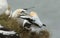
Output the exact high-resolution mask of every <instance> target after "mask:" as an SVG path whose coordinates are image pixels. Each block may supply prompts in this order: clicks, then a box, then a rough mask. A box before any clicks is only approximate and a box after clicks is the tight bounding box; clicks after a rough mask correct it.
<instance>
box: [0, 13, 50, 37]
mask: <svg viewBox="0 0 60 38" xmlns="http://www.w3.org/2000/svg"><path fill="white" fill-rule="evenodd" d="M0 24H1V25H3V26H4V27H5V28H8V29H9V30H14V31H16V32H17V33H18V34H19V35H20V36H21V38H49V32H48V31H47V30H42V31H40V34H39V35H38V34H36V33H35V32H30V31H27V30H26V29H24V28H23V27H22V26H21V25H20V24H19V23H18V22H17V20H16V19H12V18H9V17H8V16H6V15H5V14H2V15H0Z"/></svg>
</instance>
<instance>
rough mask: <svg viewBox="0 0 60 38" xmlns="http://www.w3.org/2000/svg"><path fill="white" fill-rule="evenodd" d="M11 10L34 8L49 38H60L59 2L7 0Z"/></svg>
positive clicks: (53, 0)
mask: <svg viewBox="0 0 60 38" xmlns="http://www.w3.org/2000/svg"><path fill="white" fill-rule="evenodd" d="M8 3H9V4H10V5H11V7H12V9H13V10H15V9H17V8H29V7H33V6H35V8H34V9H32V10H34V11H36V12H37V13H38V15H39V17H40V19H41V21H42V22H43V23H45V24H46V25H47V28H48V30H49V31H50V33H51V38H60V0H8Z"/></svg>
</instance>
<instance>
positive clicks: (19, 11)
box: [12, 9, 26, 17]
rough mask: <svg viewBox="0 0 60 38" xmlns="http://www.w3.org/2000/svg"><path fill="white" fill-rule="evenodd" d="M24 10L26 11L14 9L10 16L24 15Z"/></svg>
mask: <svg viewBox="0 0 60 38" xmlns="http://www.w3.org/2000/svg"><path fill="white" fill-rule="evenodd" d="M25 12H26V10H24V9H16V10H15V11H14V12H13V14H12V17H20V16H21V15H24V13H25Z"/></svg>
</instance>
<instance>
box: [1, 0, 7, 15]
mask: <svg viewBox="0 0 60 38" xmlns="http://www.w3.org/2000/svg"><path fill="white" fill-rule="evenodd" d="M7 7H8V3H7V0H0V15H1V14H3V13H4V12H5V10H6V9H7Z"/></svg>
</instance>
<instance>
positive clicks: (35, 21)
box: [20, 11, 46, 33]
mask: <svg viewBox="0 0 60 38" xmlns="http://www.w3.org/2000/svg"><path fill="white" fill-rule="evenodd" d="M20 18H22V19H24V20H25V21H24V23H23V26H24V25H25V26H26V27H28V26H29V28H30V29H31V31H32V32H37V33H39V32H40V30H41V28H42V26H46V25H45V24H43V23H42V22H41V21H40V19H39V17H38V16H37V14H36V13H35V12H33V11H32V12H31V13H30V15H29V16H28V15H26V16H23V15H22V16H20ZM28 24H30V25H28ZM39 27H40V28H39ZM29 28H28V29H29ZM28 29H27V30H28Z"/></svg>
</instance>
